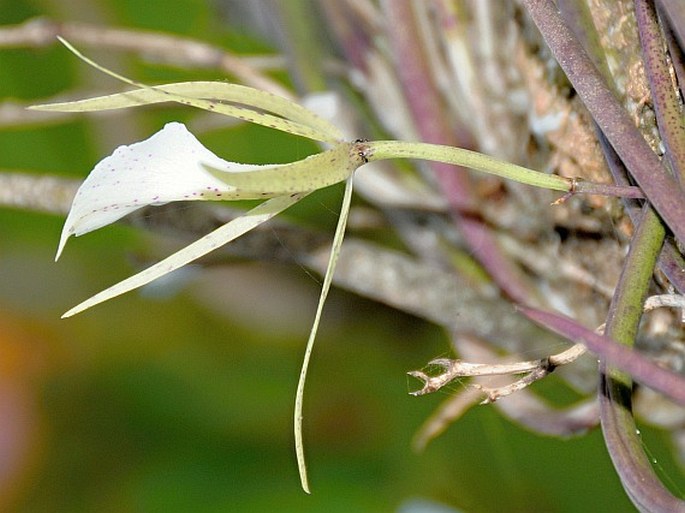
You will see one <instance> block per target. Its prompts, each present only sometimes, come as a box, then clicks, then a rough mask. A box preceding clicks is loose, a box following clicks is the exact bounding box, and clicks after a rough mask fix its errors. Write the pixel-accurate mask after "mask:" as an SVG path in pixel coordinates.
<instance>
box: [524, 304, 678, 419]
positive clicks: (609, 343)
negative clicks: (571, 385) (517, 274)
mask: <svg viewBox="0 0 685 513" xmlns="http://www.w3.org/2000/svg"><path fill="white" fill-rule="evenodd" d="M518 308H519V309H520V310H521V312H523V314H525V316H526V317H528V318H529V319H531V320H532V321H534V322H536V323H538V324H539V325H541V326H544V327H546V328H548V329H549V330H551V331H553V332H555V333H558V334H559V335H561V336H562V337H565V338H567V339H569V340H573V341H576V342H581V343H583V344H585V345H586V346H587V348H588V349H589V350H590V351H592V352H593V353H595V354H597V355H598V356H600V357H601V359H602V360H605V361H606V362H607V363H609V364H611V365H613V366H614V367H618V368H619V369H621V370H623V371H625V372H627V373H629V374H630V375H631V376H632V377H633V378H635V380H636V381H639V382H640V383H642V384H643V385H645V386H648V387H650V388H653V389H654V390H657V391H659V392H661V393H662V394H664V395H665V396H666V397H668V398H670V399H671V400H673V401H675V402H677V403H678V404H680V405H682V406H685V378H683V376H681V375H680V374H677V373H675V372H673V371H670V370H668V369H664V368H663V367H659V366H658V365H657V364H656V363H654V362H653V361H651V360H650V359H649V358H647V357H646V356H644V355H642V354H641V353H639V352H637V351H635V350H633V349H630V348H628V347H625V346H622V345H621V344H619V343H617V342H616V341H614V340H613V339H611V338H608V337H605V336H603V335H599V334H597V333H595V332H594V331H592V330H590V329H588V328H586V327H585V326H582V325H580V324H578V322H576V321H574V320H573V319H571V318H569V317H566V316H564V315H560V314H556V313H552V312H545V311H542V310H537V309H534V308H529V307H524V306H519V307H518Z"/></svg>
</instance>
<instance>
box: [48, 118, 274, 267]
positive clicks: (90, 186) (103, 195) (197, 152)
mask: <svg viewBox="0 0 685 513" xmlns="http://www.w3.org/2000/svg"><path fill="white" fill-rule="evenodd" d="M201 164H210V165H212V166H216V167H221V168H222V169H225V170H229V171H231V172H242V171H251V170H256V169H261V168H262V167H264V166H258V165H244V164H236V163H233V162H227V161H225V160H223V159H221V158H219V157H217V156H216V155H215V154H214V153H212V152H211V151H209V150H208V149H207V148H205V147H204V146H203V145H202V144H201V143H200V142H199V141H198V140H197V139H196V138H195V136H194V135H193V134H191V133H190V132H189V131H188V130H187V128H186V127H185V125H183V124H181V123H169V124H167V125H166V126H165V127H164V128H163V129H162V130H160V131H159V132H157V133H156V134H154V135H153V136H152V137H150V138H149V139H146V140H145V141H141V142H138V143H134V144H131V145H129V146H120V147H119V148H117V149H116V150H115V151H114V153H113V154H112V155H110V156H109V157H107V158H105V159H103V160H102V161H100V162H99V163H98V164H97V165H96V166H95V168H94V169H93V170H92V171H91V173H90V174H89V175H88V177H87V178H86V180H85V181H84V182H83V184H82V185H81V187H80V188H79V190H78V192H77V193H76V196H75V198H74V201H73V203H72V206H71V210H70V211H69V215H68V216H67V220H66V222H65V224H64V228H63V230H62V236H61V238H60V243H59V248H58V250H57V258H59V255H60V254H61V252H62V249H63V248H64V245H65V243H66V241H67V239H68V238H69V236H71V235H77V236H78V235H82V234H84V233H88V232H90V231H92V230H96V229H97V228H101V227H102V226H105V225H108V224H110V223H113V222H114V221H116V220H118V219H120V218H122V217H123V216H125V215H126V214H129V213H131V212H133V211H135V210H137V209H139V208H142V207H145V206H147V205H162V204H164V203H168V202H170V201H185V200H217V199H235V198H239V197H243V196H242V195H241V193H240V191H238V190H237V189H236V188H235V187H233V186H230V185H227V184H226V183H225V182H222V181H221V180H218V179H217V178H215V177H214V176H212V174H211V173H209V172H207V171H206V170H205V168H204V167H203V166H202V165H201Z"/></svg>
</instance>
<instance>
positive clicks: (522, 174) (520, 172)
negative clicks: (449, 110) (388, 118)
mask: <svg viewBox="0 0 685 513" xmlns="http://www.w3.org/2000/svg"><path fill="white" fill-rule="evenodd" d="M364 146H365V149H364V157H365V158H366V160H367V161H369V162H372V161H377V160H386V159H421V160H430V161H434V162H444V163H446V164H453V165H455V166H463V167H468V168H470V169H474V170H476V171H482V172H484V173H488V174H491V175H496V176H500V177H502V178H507V179H509V180H514V181H515V182H519V183H523V184H526V185H532V186H534V187H540V188H543V189H550V190H554V191H563V192H568V193H575V192H578V193H586V194H601V195H609V196H624V197H633V198H635V197H642V193H641V192H640V191H639V189H637V188H636V187H623V186H616V185H606V184H595V183H592V182H585V181H578V180H574V179H572V178H565V177H563V176H558V175H552V174H547V173H541V172H540V171H534V170H532V169H528V168H526V167H522V166H517V165H516V164H512V163H510V162H506V161H504V160H499V159H496V158H494V157H491V156H489V155H484V154H482V153H478V152H475V151H470V150H465V149H463V148H455V147H453V146H444V145H440V144H429V143H421V142H405V141H371V142H368V143H364Z"/></svg>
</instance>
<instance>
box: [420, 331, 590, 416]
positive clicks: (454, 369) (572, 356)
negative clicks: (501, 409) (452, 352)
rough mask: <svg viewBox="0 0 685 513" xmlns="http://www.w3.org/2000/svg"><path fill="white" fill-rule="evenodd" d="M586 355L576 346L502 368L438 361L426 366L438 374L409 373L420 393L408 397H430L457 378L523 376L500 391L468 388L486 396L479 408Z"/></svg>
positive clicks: (487, 364) (446, 359) (460, 361)
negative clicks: (416, 381) (417, 383)
mask: <svg viewBox="0 0 685 513" xmlns="http://www.w3.org/2000/svg"><path fill="white" fill-rule="evenodd" d="M585 352H586V348H585V346H583V345H582V344H576V345H574V346H572V347H570V348H569V349H567V350H565V351H562V352H561V353H558V354H554V355H551V356H547V357H545V358H539V359H537V360H529V361H523V362H514V363H501V364H490V363H469V362H464V361H462V360H458V359H457V360H452V359H450V358H438V359H436V360H433V361H431V362H429V364H428V365H429V366H437V367H440V368H442V369H443V372H441V373H440V374H437V375H435V376H430V375H429V374H427V373H425V372H423V371H418V370H416V371H411V372H409V373H408V374H409V375H410V376H412V377H414V378H417V379H420V380H421V381H423V387H422V388H421V389H420V390H416V391H414V392H411V395H414V396H420V395H426V394H430V393H433V392H435V391H437V390H440V389H441V388H442V387H444V386H445V385H446V384H448V383H450V382H451V381H453V380H455V379H457V378H463V377H474V376H501V375H519V374H525V375H524V376H523V377H522V378H520V379H518V380H516V381H514V382H513V383H510V384H508V385H505V386H501V387H494V388H490V387H486V386H483V385H480V384H472V385H471V386H472V387H475V388H477V389H478V390H480V391H481V392H483V393H485V395H486V398H485V400H483V401H482V402H481V404H488V403H493V402H495V401H497V400H498V399H499V398H501V397H505V396H507V395H510V394H513V393H514V392H518V391H519V390H522V389H524V388H526V387H528V386H530V385H531V384H533V383H535V382H536V381H538V380H540V379H542V378H544V377H545V376H547V375H548V374H550V373H551V372H553V371H554V369H556V368H557V367H559V366H561V365H567V364H569V363H571V362H574V361H575V360H577V359H578V358H579V357H580V356H581V355H583V354H584V353H585Z"/></svg>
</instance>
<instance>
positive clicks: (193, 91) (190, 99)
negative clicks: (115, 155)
mask: <svg viewBox="0 0 685 513" xmlns="http://www.w3.org/2000/svg"><path fill="white" fill-rule="evenodd" d="M59 39H60V41H61V42H62V43H63V44H64V45H65V46H66V47H67V48H68V49H69V50H70V51H71V52H72V53H74V54H75V55H76V56H77V57H79V58H80V59H81V60H83V61H84V62H86V63H87V64H89V65H91V66H93V67H94V68H96V69H98V70H100V71H102V72H103V73H106V74H108V75H110V76H111V77H114V78H116V79H117V80H120V81H122V82H125V83H127V84H130V85H133V86H135V87H139V88H141V89H140V90H137V91H130V92H126V93H120V94H115V95H108V96H102V97H98V98H90V99H86V100H79V101H75V102H62V103H54V104H47V105H35V106H33V107H31V108H32V109H35V110H43V111H58V112H86V111H97V110H109V109H115V108H124V107H129V106H135V105H146V104H151V103H160V102H166V101H173V102H177V103H181V104H183V105H189V106H191V107H196V108H199V109H204V110H208V111H210V112H216V113H217V114H224V115H226V116H231V117H235V118H238V119H242V120H245V121H249V122H251V123H256V124H260V125H264V126H268V127H270V128H274V129H276V130H282V131H284V132H288V133H292V134H295V135H300V136H303V137H307V138H310V139H314V140H317V141H323V142H329V143H335V142H338V141H340V140H342V134H341V132H340V130H339V129H338V128H336V127H335V126H334V125H332V124H331V123H329V122H327V121H325V120H324V119H322V118H320V117H319V116H317V115H316V114H314V113H313V112H311V111H309V110H307V109H305V108H304V107H302V106H300V105H298V104H297V103H295V102H292V101H290V100H288V99H286V98H282V97H279V96H276V95H274V94H271V93H268V92H265V91H260V90H258V89H254V88H252V87H248V86H242V85H236V84H228V83H224V82H186V83H179V84H167V85H163V86H148V85H146V84H141V83H139V82H135V81H133V80H131V79H129V78H126V77H124V76H122V75H119V74H118V73H116V72H114V71H112V70H109V69H107V68H105V67H104V66H101V65H99V64H97V63H96V62H94V61H92V60H91V59H89V58H88V57H86V56H84V55H83V54H81V53H80V52H79V51H78V50H77V49H76V48H74V47H73V46H72V45H71V44H70V43H68V42H67V41H65V40H64V39H61V38H59ZM224 102H232V103H235V104H237V105H231V104H229V103H224ZM241 105H242V106H241ZM264 111H266V112H264ZM267 112H273V113H275V114H278V115H279V116H282V117H279V116H274V115H271V114H268V113H267Z"/></svg>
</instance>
